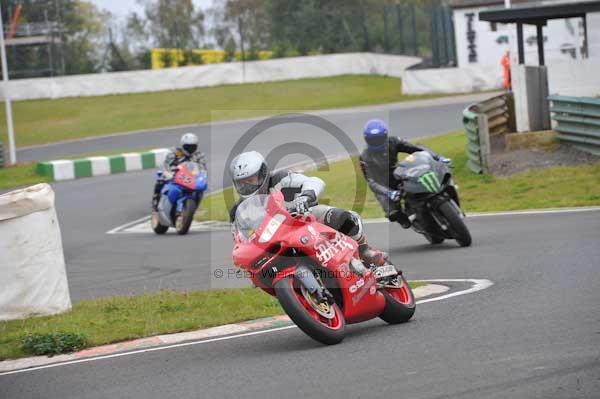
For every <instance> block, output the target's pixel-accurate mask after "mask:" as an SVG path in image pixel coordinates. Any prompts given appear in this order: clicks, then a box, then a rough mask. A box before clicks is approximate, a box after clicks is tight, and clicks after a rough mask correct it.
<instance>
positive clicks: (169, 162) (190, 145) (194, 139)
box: [152, 133, 206, 210]
mask: <svg viewBox="0 0 600 399" xmlns="http://www.w3.org/2000/svg"><path fill="white" fill-rule="evenodd" d="M187 161H191V162H195V163H197V164H198V165H200V168H201V169H204V170H206V156H205V155H204V153H202V152H201V151H198V136H196V135H195V134H194V133H185V134H184V135H183V136H181V140H180V146H179V147H175V148H171V149H170V150H169V152H168V153H167V155H166V156H165V160H164V162H163V164H162V166H161V169H162V172H163V179H162V180H158V181H157V182H156V185H155V186H154V195H153V196H152V208H153V209H154V210H156V207H157V206H158V200H159V199H160V191H161V190H162V187H163V186H164V185H165V181H166V180H168V179H170V178H171V177H172V176H173V172H174V171H175V170H176V169H177V165H179V164H180V163H182V162H187Z"/></svg>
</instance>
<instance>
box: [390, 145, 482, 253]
mask: <svg viewBox="0 0 600 399" xmlns="http://www.w3.org/2000/svg"><path fill="white" fill-rule="evenodd" d="M394 177H395V178H396V179H397V181H399V182H401V183H400V184H399V186H398V190H399V191H400V192H401V193H402V198H401V202H399V203H398V206H402V203H403V208H404V212H405V214H406V215H407V216H408V219H409V220H410V221H411V224H412V228H413V230H415V231H416V232H417V233H420V234H423V235H424V236H425V238H427V240H428V241H429V242H430V243H431V244H440V243H442V242H443V241H444V240H445V239H454V240H456V241H457V242H458V244H459V245H460V246H461V247H468V246H469V245H471V233H469V229H468V228H467V226H466V225H465V223H464V220H463V219H464V213H463V211H462V210H461V209H460V200H459V198H458V191H457V189H456V185H455V184H454V181H453V180H452V173H451V172H450V165H449V163H448V162H442V161H440V160H436V159H434V157H433V156H432V155H431V154H430V153H429V152H427V151H417V152H415V153H413V154H410V155H409V156H407V157H406V158H405V159H404V160H403V161H401V162H399V163H398V164H397V165H396V168H395V169H394Z"/></svg>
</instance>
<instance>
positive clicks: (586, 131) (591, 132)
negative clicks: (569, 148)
mask: <svg viewBox="0 0 600 399" xmlns="http://www.w3.org/2000/svg"><path fill="white" fill-rule="evenodd" d="M548 99H549V100H550V101H551V105H550V111H551V112H552V114H553V115H552V119H554V120H555V121H556V122H557V125H556V127H555V128H554V130H556V131H557V132H558V138H559V139H560V140H563V141H566V142H569V143H571V144H573V145H574V146H575V147H577V148H579V149H580V150H583V151H586V152H590V153H592V154H595V155H600V98H591V97H566V96H550V97H548Z"/></svg>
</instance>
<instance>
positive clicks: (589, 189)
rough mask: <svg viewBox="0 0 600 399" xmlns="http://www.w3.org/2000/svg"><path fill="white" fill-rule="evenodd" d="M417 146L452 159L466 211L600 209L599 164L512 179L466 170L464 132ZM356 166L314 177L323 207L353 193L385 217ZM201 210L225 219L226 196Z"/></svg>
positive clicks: (371, 212) (372, 213) (343, 203)
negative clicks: (321, 187)
mask: <svg viewBox="0 0 600 399" xmlns="http://www.w3.org/2000/svg"><path fill="white" fill-rule="evenodd" d="M419 142H420V143H421V144H424V145H426V146H428V147H430V148H432V149H433V150H435V151H437V152H439V153H441V154H444V155H445V156H447V157H450V158H452V161H453V165H454V169H453V174H454V179H455V181H456V182H457V184H458V185H459V194H460V197H461V202H462V203H461V205H462V208H463V209H464V210H465V211H467V212H485V211H506V210H516V209H536V208H550V207H569V206H590V205H600V162H598V163H596V164H593V165H578V166H559V167H552V168H547V169H539V170H531V171H526V172H522V173H517V174H514V175H512V176H508V177H494V176H491V175H475V174H473V173H471V172H469V170H468V169H467V155H466V152H465V145H466V139H465V134H464V132H463V131H462V130H460V131H456V132H453V133H449V134H445V135H441V136H437V137H433V138H429V139H425V140H420V141H419ZM356 167H357V159H352V160H346V161H341V162H337V163H334V164H332V165H330V167H329V169H328V170H317V171H314V172H311V175H315V176H318V177H320V178H322V179H323V180H324V181H325V182H326V183H327V188H326V190H325V194H324V196H323V199H324V202H325V203H330V204H332V205H335V206H338V207H341V208H347V209H350V208H352V207H353V205H354V198H355V196H354V193H358V195H357V196H358V197H359V198H360V197H361V196H362V195H365V198H366V201H365V203H364V207H363V209H362V211H361V214H362V216H363V217H365V218H377V217H383V216H384V215H383V212H382V211H381V208H380V207H379V204H378V203H377V202H376V200H375V197H374V196H373V195H372V193H371V192H370V190H369V189H368V187H366V185H365V183H364V179H363V177H362V175H361V174H360V173H359V174H358V175H357V174H356V170H357V168H356ZM201 207H202V208H204V209H203V210H202V211H201V212H200V213H199V214H198V215H197V219H199V220H209V219H213V220H227V215H228V213H227V211H226V209H225V208H226V206H225V202H224V196H223V194H221V193H219V194H215V195H213V196H209V197H207V198H206V201H205V202H204V203H203V204H202V206H201Z"/></svg>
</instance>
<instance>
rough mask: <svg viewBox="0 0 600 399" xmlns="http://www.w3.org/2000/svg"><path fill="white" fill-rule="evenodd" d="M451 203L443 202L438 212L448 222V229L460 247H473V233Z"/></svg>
mask: <svg viewBox="0 0 600 399" xmlns="http://www.w3.org/2000/svg"><path fill="white" fill-rule="evenodd" d="M450 201H452V200H449V201H445V202H443V203H442V204H441V205H440V207H439V208H438V211H439V212H440V213H441V214H442V216H443V217H444V219H446V221H447V222H448V228H449V229H450V232H451V233H452V236H453V237H454V239H455V240H456V242H458V245H460V246H461V247H468V246H469V245H471V233H470V232H469V229H468V228H467V226H466V225H465V222H464V221H463V219H462V217H461V215H460V213H459V211H457V210H456V208H455V207H454V206H452V204H451V203H450Z"/></svg>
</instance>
